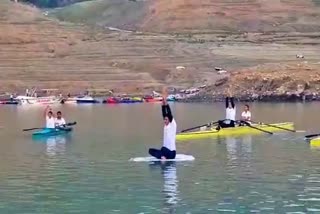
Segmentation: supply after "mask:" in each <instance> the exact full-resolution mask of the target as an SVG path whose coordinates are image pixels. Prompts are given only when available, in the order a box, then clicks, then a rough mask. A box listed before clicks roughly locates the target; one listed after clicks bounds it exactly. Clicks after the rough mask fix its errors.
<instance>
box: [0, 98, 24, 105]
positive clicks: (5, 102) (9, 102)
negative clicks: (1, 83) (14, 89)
mask: <svg viewBox="0 0 320 214" xmlns="http://www.w3.org/2000/svg"><path fill="white" fill-rule="evenodd" d="M18 104H19V102H18V101H16V100H14V99H6V100H0V105H18Z"/></svg>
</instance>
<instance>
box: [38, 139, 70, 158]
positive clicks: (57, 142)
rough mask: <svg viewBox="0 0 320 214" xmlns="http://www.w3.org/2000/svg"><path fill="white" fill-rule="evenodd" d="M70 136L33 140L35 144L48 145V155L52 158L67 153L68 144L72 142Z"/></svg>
mask: <svg viewBox="0 0 320 214" xmlns="http://www.w3.org/2000/svg"><path fill="white" fill-rule="evenodd" d="M70 137H71V136H70V135H59V136H51V137H42V138H41V137H38V138H33V140H34V141H35V142H38V143H44V144H45V145H46V154H47V155H48V156H50V157H52V156H56V155H57V154H64V153H65V151H66V144H67V142H68V141H70Z"/></svg>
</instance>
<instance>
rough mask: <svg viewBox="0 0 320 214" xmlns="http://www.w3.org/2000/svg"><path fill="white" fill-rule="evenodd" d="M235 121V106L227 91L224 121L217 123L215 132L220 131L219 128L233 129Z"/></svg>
mask: <svg viewBox="0 0 320 214" xmlns="http://www.w3.org/2000/svg"><path fill="white" fill-rule="evenodd" d="M235 121H236V106H235V104H234V98H233V96H232V94H231V93H230V91H229V93H228V95H227V97H226V119H225V120H219V121H218V126H217V130H220V128H229V127H235Z"/></svg>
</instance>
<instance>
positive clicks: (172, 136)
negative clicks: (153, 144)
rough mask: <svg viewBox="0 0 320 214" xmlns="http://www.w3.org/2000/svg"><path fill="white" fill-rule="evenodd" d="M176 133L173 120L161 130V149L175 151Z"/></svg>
mask: <svg viewBox="0 0 320 214" xmlns="http://www.w3.org/2000/svg"><path fill="white" fill-rule="evenodd" d="M176 133H177V124H176V121H175V120H174V119H172V122H171V123H169V124H168V125H167V126H166V125H165V126H164V128H163V147H166V148H167V149H169V150H170V151H175V150H176Z"/></svg>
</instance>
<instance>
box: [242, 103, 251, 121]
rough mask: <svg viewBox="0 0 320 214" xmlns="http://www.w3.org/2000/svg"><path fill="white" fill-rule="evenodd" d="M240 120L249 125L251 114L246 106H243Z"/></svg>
mask: <svg viewBox="0 0 320 214" xmlns="http://www.w3.org/2000/svg"><path fill="white" fill-rule="evenodd" d="M241 120H242V121H245V122H248V123H250V121H251V112H250V107H249V105H248V104H246V105H244V111H243V112H242V113H241Z"/></svg>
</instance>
